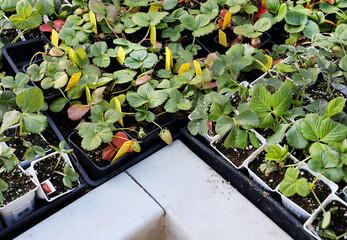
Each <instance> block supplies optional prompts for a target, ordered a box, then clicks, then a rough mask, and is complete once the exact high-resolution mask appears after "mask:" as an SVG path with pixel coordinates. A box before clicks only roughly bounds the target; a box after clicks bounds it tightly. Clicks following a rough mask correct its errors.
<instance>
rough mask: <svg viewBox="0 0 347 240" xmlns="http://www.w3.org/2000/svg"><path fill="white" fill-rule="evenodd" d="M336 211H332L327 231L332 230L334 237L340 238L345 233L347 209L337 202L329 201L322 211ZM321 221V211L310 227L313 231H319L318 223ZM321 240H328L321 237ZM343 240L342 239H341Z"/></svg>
mask: <svg viewBox="0 0 347 240" xmlns="http://www.w3.org/2000/svg"><path fill="white" fill-rule="evenodd" d="M336 208H337V210H336V211H332V214H331V222H330V226H329V227H328V229H330V230H332V231H333V232H334V233H335V235H336V236H340V235H342V234H344V233H345V232H347V207H346V206H345V205H343V204H342V203H340V202H338V201H335V200H334V201H331V203H329V204H328V205H327V206H326V207H325V208H324V209H325V211H329V210H331V209H336ZM322 220H323V211H321V212H320V213H319V214H318V215H317V218H316V219H315V220H314V221H313V222H312V226H314V227H315V230H316V231H317V232H318V231H319V227H318V225H319V222H321V221H322ZM322 239H323V240H325V239H328V238H324V237H322ZM342 239H343V238H342Z"/></svg>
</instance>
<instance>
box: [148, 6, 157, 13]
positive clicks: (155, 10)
mask: <svg viewBox="0 0 347 240" xmlns="http://www.w3.org/2000/svg"><path fill="white" fill-rule="evenodd" d="M158 10H159V4H152V5H151V7H150V8H149V10H148V12H158Z"/></svg>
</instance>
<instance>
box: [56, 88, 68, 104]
mask: <svg viewBox="0 0 347 240" xmlns="http://www.w3.org/2000/svg"><path fill="white" fill-rule="evenodd" d="M58 89H59V91H60V92H61V94H62V95H63V97H64V98H65V100H66V101H67V102H70V100H69V99H68V98H67V97H66V96H65V94H64V92H63V91H62V90H61V88H58Z"/></svg>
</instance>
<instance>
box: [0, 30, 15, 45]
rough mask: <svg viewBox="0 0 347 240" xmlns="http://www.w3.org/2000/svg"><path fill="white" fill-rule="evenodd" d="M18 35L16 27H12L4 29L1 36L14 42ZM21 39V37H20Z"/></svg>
mask: <svg viewBox="0 0 347 240" xmlns="http://www.w3.org/2000/svg"><path fill="white" fill-rule="evenodd" d="M17 35H18V32H17V31H16V29H14V28H11V29H3V30H2V31H1V33H0V38H5V39H7V40H8V41H9V42H12V41H13V40H14V39H15V38H16V37H17ZM19 41H20V39H19Z"/></svg>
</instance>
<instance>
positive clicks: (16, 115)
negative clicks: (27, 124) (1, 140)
mask: <svg viewBox="0 0 347 240" xmlns="http://www.w3.org/2000/svg"><path fill="white" fill-rule="evenodd" d="M19 119H20V112H18V111H16V110H13V111H9V112H6V113H5V115H4V118H3V121H2V124H1V129H0V133H3V132H4V131H5V130H6V129H7V128H9V127H11V126H13V125H14V124H16V123H18V122H19Z"/></svg>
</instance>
